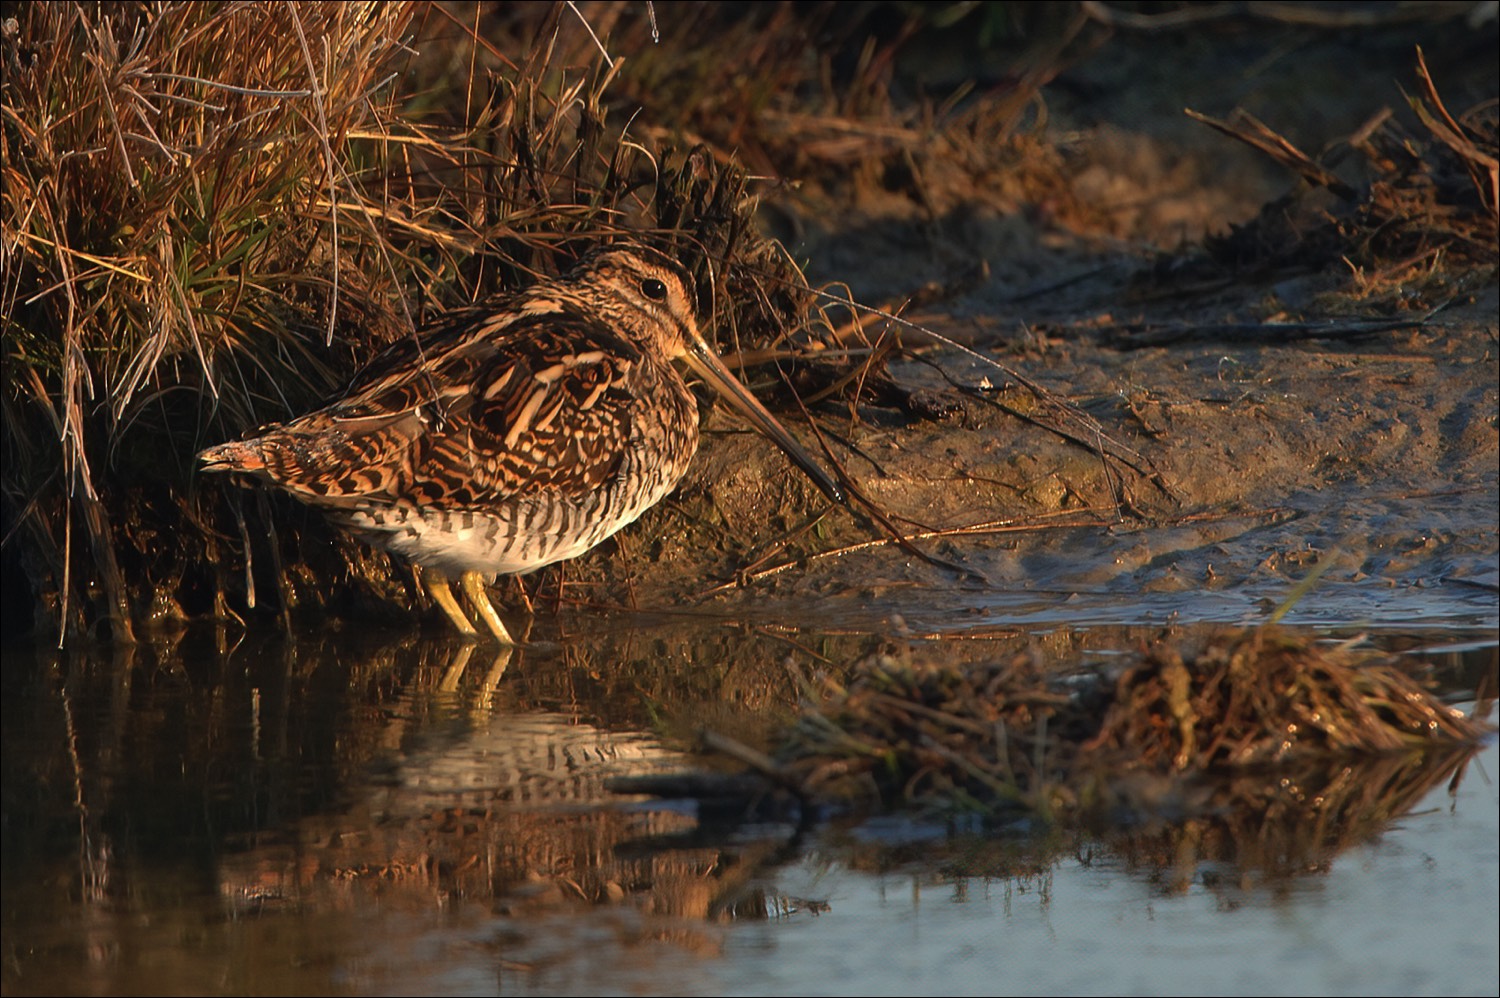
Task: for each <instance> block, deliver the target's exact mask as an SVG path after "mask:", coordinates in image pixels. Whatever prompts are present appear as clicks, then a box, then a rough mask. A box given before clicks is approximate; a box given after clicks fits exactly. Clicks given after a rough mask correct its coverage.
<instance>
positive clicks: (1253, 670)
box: [777, 628, 1488, 817]
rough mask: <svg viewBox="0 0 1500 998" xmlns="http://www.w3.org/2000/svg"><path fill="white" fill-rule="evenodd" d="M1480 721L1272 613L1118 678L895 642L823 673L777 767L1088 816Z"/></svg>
mask: <svg viewBox="0 0 1500 998" xmlns="http://www.w3.org/2000/svg"><path fill="white" fill-rule="evenodd" d="M1487 730H1488V728H1487V727H1486V726H1485V725H1484V724H1482V723H1480V722H1478V721H1475V720H1472V719H1470V718H1468V717H1465V716H1464V715H1462V714H1461V713H1458V712H1456V711H1454V710H1453V709H1452V708H1450V707H1448V706H1446V705H1444V704H1443V703H1442V702H1441V701H1440V700H1438V699H1437V698H1436V697H1435V696H1433V695H1432V694H1431V693H1430V692H1429V691H1428V690H1427V689H1426V688H1425V687H1424V686H1423V685H1422V684H1421V683H1419V682H1418V681H1416V680H1415V679H1413V678H1412V677H1411V675H1410V674H1409V673H1408V672H1407V671H1406V670H1404V669H1403V668H1402V667H1401V666H1400V665H1399V664H1398V663H1396V662H1395V661H1393V660H1390V659H1385V658H1379V657H1372V656H1368V655H1359V654H1355V653H1353V652H1350V651H1348V650H1346V649H1342V648H1336V647H1325V646H1322V645H1319V644H1315V643H1311V642H1309V641H1307V640H1305V639H1301V638H1296V637H1293V636H1290V635H1288V634H1285V633H1282V632H1280V631H1278V630H1275V629H1271V628H1266V629H1255V630H1249V631H1229V632H1224V633H1221V634H1218V635H1215V636H1212V637H1210V638H1208V639H1206V640H1204V641H1203V642H1202V643H1201V644H1200V645H1198V646H1196V647H1193V646H1189V647H1183V646H1180V645H1179V644H1177V643H1175V642H1172V641H1169V640H1163V641H1160V642H1156V643H1153V644H1151V645H1149V646H1147V647H1143V648H1141V649H1139V650H1138V651H1137V652H1136V654H1135V655H1134V656H1132V657H1131V658H1130V660H1129V661H1128V662H1127V663H1126V664H1124V665H1123V666H1122V667H1118V668H1116V669H1113V670H1112V674H1110V675H1108V676H1104V675H1099V674H1096V673H1089V674H1087V675H1081V676H1080V675H1062V676H1060V675H1058V674H1057V673H1056V671H1055V670H1054V671H1049V670H1047V669H1046V668H1045V667H1044V666H1043V664H1042V663H1041V661H1040V660H1039V658H1038V657H1037V656H1036V654H1035V653H1021V654H1018V655H1016V656H1014V657H1013V658H1011V659H1010V660H1008V661H1002V662H994V663H983V664H978V665H973V664H970V665H957V664H954V663H952V662H948V661H936V662H926V661H922V660H918V659H915V658H914V657H913V656H912V654H911V653H910V651H909V650H908V649H887V650H884V651H881V652H877V653H875V654H872V655H870V656H868V657H866V658H865V659H864V660H862V661H861V662H859V663H858V664H857V665H856V666H855V668H854V671H853V675H852V677H851V678H849V679H848V680H847V681H841V680H838V679H834V678H826V679H824V680H823V681H822V684H821V686H820V687H819V688H818V689H817V690H816V691H815V697H814V699H813V700H812V701H811V703H810V705H809V706H808V708H807V709H806V710H805V712H804V715H803V717H802V718H801V719H800V720H799V722H798V724H797V725H796V727H795V728H794V729H793V731H792V732H791V734H790V736H789V738H788V739H787V746H786V748H785V750H784V752H783V761H782V763H781V764H780V766H779V768H778V771H777V772H778V776H779V778H780V780H781V782H783V783H784V784H787V785H791V786H794V787H797V788H799V790H800V792H801V793H803V794H805V795H807V796H808V797H811V798H814V799H829V798H834V797H850V796H853V797H862V798H865V799H869V798H872V797H873V798H875V799H877V800H879V801H880V802H881V803H883V804H885V805H903V806H915V807H921V808H932V809H938V810H943V811H951V810H953V809H955V808H958V809H972V810H977V811H980V812H982V813H997V812H1012V813H1014V812H1020V813H1026V814H1035V815H1042V816H1053V815H1068V816H1073V817H1078V816H1081V815H1088V814H1090V813H1094V812H1097V811H1098V810H1099V809H1100V808H1114V807H1116V806H1144V805H1145V802H1144V801H1143V800H1142V799H1141V798H1142V797H1143V796H1144V797H1149V798H1150V799H1151V801H1154V802H1156V803H1158V804H1159V803H1160V802H1161V801H1163V800H1167V799H1172V800H1178V801H1180V800H1183V799H1186V798H1187V797H1190V796H1191V795H1192V794H1193V793H1195V792H1196V786H1197V783H1198V781H1199V780H1200V779H1202V778H1204V777H1206V776H1209V775H1214V776H1225V775H1230V774H1259V775H1262V776H1263V774H1265V773H1266V772H1268V771H1271V770H1273V769H1276V770H1280V769H1282V768H1286V767H1297V766H1301V767H1304V768H1307V767H1309V766H1311V767H1312V769H1314V770H1315V769H1317V767H1318V766H1320V765H1322V766H1325V767H1326V766H1327V765H1330V764H1331V765H1332V766H1333V767H1334V769H1335V770H1337V769H1339V768H1340V767H1345V766H1347V765H1349V764H1351V763H1352V762H1353V761H1354V760H1357V759H1371V758H1380V757H1389V756H1392V755H1396V756H1401V755H1403V754H1405V755H1406V756H1410V755H1412V754H1416V755H1420V754H1421V753H1424V752H1448V753H1452V752H1453V751H1455V750H1458V749H1463V748H1466V747H1472V746H1473V745H1475V744H1476V743H1477V742H1478V741H1479V739H1480V738H1481V737H1482V736H1483V735H1484V734H1485V732H1486V731H1487ZM1260 782H1262V781H1256V780H1252V781H1251V783H1252V784H1254V785H1256V786H1259V785H1260ZM1273 782H1274V781H1273ZM1315 782H1317V778H1316V776H1315V775H1313V773H1311V772H1309V773H1305V774H1304V775H1303V776H1302V778H1301V779H1300V783H1302V784H1304V785H1311V784H1313V783H1315Z"/></svg>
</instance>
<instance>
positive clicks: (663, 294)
mask: <svg viewBox="0 0 1500 998" xmlns="http://www.w3.org/2000/svg"><path fill="white" fill-rule="evenodd" d="M641 294H643V295H645V296H646V297H647V298H650V299H651V300H652V301H666V300H667V286H666V285H665V284H663V283H662V282H661V281H658V280H657V279H656V278H654V277H648V278H646V279H645V280H644V281H642V282H641Z"/></svg>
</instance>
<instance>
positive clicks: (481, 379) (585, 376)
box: [198, 244, 843, 644]
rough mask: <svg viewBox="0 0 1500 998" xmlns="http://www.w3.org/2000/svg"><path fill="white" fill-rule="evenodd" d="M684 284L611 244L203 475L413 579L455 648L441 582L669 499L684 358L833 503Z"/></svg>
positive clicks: (419, 340)
mask: <svg viewBox="0 0 1500 998" xmlns="http://www.w3.org/2000/svg"><path fill="white" fill-rule="evenodd" d="M696 301H697V296H696V293H695V291H694V287H693V281H692V278H691V277H690V276H689V275H688V273H687V271H686V270H684V269H683V267H682V266H681V265H680V264H678V263H677V262H676V261H675V260H672V259H670V258H669V257H667V256H665V255H663V254H661V253H659V252H657V251H655V250H652V249H648V248H646V247H643V246H638V245H634V244H629V245H623V246H622V245H618V244H616V245H614V246H611V247H606V248H604V249H601V250H597V251H595V252H594V253H593V254H591V255H589V256H588V257H586V258H585V259H584V260H583V261H582V262H580V264H579V265H578V267H577V268H576V269H575V270H574V271H573V272H572V273H571V274H569V275H567V276H566V277H562V278H558V279H554V280H544V281H541V282H539V283H537V284H534V285H532V286H531V287H529V288H527V289H525V290H523V291H520V292H518V293H515V294H511V295H503V296H498V297H495V298H491V299H489V300H486V301H484V302H481V303H480V304H477V305H474V306H470V307H467V308H462V309H456V310H454V311H452V312H449V313H448V314H446V315H444V316H443V317H442V318H441V319H440V320H439V321H438V322H437V323H436V324H435V325H433V326H431V327H429V328H427V329H425V330H423V331H421V332H419V333H418V335H417V336H416V337H413V338H409V339H406V340H403V341H401V342H399V343H397V344H396V345H394V346H392V347H391V348H389V349H387V350H386V351H385V352H384V353H382V354H381V355H380V356H378V357H377V358H376V359H375V361H374V362H373V363H371V364H370V366H369V367H368V368H366V369H365V370H364V371H363V372H361V373H360V374H359V375H358V376H357V377H356V379H355V381H354V383H353V384H352V385H351V386H350V388H349V389H348V391H347V392H346V393H345V395H344V396H343V398H342V399H340V400H339V401H338V402H335V403H334V404H333V405H330V406H328V407H327V408H324V409H319V410H318V411H316V412H313V413H309V414H308V415H305V416H302V417H301V418H299V419H294V420H292V421H291V422H288V423H281V424H276V425H272V426H268V427H262V428H261V430H260V431H259V435H257V436H255V437H254V438H252V439H248V440H241V441H238V442H234V443H227V444H221V445H219V446H217V447H210V448H208V449H207V450H205V451H203V452H202V453H201V454H199V455H198V457H199V459H200V461H201V462H202V467H203V470H205V471H216V472H237V473H240V474H245V475H250V476H254V477H255V478H259V479H262V480H264V481H268V482H270V483H271V484H272V485H274V486H276V487H277V488H280V489H282V490H283V491H285V492H287V493H289V494H290V495H291V496H293V497H294V498H296V499H298V500H300V501H302V502H305V503H307V504H308V505H310V506H314V507H317V508H319V509H322V510H324V511H325V512H327V513H328V514H329V515H330V516H331V517H332V518H334V519H335V520H336V521H337V522H338V523H340V524H341V525H343V526H344V527H346V528H348V529H349V530H351V531H353V532H355V533H356V534H358V535H359V536H361V537H363V538H364V539H365V540H366V541H368V542H369V543H371V544H374V545H377V546H379V547H383V548H386V549H388V550H390V551H393V552H395V553H396V554H399V555H402V556H404V557H405V558H407V559H409V560H411V561H412V562H414V563H415V564H416V565H418V566H420V567H421V569H422V571H421V573H420V574H421V575H422V576H423V579H424V582H425V584H426V586H427V589H428V591H429V592H430V593H431V594H432V597H433V599H434V600H436V601H437V603H438V605H439V606H441V607H442V608H443V611H444V612H445V613H446V614H447V615H448V617H449V619H451V620H452V621H453V625H454V626H455V627H456V628H457V629H458V630H459V631H460V632H462V633H463V634H465V635H467V636H470V637H472V636H474V635H475V634H476V631H475V629H474V625H473V624H472V623H471V622H470V621H469V619H468V618H467V617H466V616H465V614H464V612H463V610H462V609H461V608H460V607H459V605H458V601H457V600H456V599H455V597H454V595H453V592H452V590H451V589H450V588H449V582H448V580H449V577H450V576H456V577H457V579H458V581H459V585H460V588H461V589H462V590H463V592H464V593H465V595H466V596H467V597H468V599H469V602H470V603H471V604H472V605H473V607H474V610H475V612H476V613H477V614H478V615H479V617H480V618H481V619H482V620H483V622H484V624H485V625H486V626H487V627H488V628H489V630H490V631H491V632H492V633H493V634H494V635H495V637H496V639H497V640H499V641H500V642H501V643H502V644H513V643H514V641H513V640H512V639H511V636H510V633H509V632H508V631H507V630H506V628H505V624H504V623H503V622H502V621H501V619H500V616H499V614H498V613H496V612H495V608H494V606H493V604H491V602H490V599H489V596H488V594H487V593H486V591H485V586H486V584H487V582H488V580H489V579H490V578H492V577H493V576H494V575H496V574H511V573H521V572H529V571H531V570H532V569H536V568H540V567H542V566H544V565H550V564H552V563H553V562H558V561H562V560H564V559H567V558H574V557H577V556H578V555H580V554H583V553H584V552H585V551H587V550H589V549H590V548H592V547H594V545H596V544H598V543H599V542H600V541H602V540H604V539H605V538H606V537H609V536H610V535H611V534H613V533H615V532H616V531H617V530H619V529H620V528H622V527H624V526H626V525H627V524H630V523H632V522H634V521H635V519H636V518H637V517H639V516H640V515H641V514H642V513H644V512H645V511H646V510H647V509H649V508H651V507H652V506H653V505H655V504H656V503H657V502H659V501H660V500H661V499H662V498H663V497H664V496H666V495H667V493H669V492H670V491H671V490H672V488H673V487H674V486H675V485H676V484H677V482H678V480H679V479H680V478H681V477H682V475H683V473H684V472H685V471H686V470H687V467H688V462H689V461H691V460H692V457H693V453H694V452H695V451H696V450H697V448H698V406H697V403H696V401H695V400H694V397H693V393H692V392H691V391H690V390H689V389H688V387H687V385H686V384H685V383H684V381H683V379H682V376H681V375H680V374H679V373H678V371H677V369H676V367H674V366H673V363H672V362H673V361H674V360H677V359H681V360H683V361H685V362H686V363H687V365H688V367H690V368H691V369H692V370H693V371H694V372H696V373H697V374H698V375H700V376H701V377H702V378H703V379H704V380H705V381H707V382H708V383H709V384H710V385H712V386H713V387H714V388H715V389H716V390H717V391H718V392H719V393H720V394H722V395H723V396H725V397H726V398H727V399H728V400H729V401H730V402H731V403H732V404H733V405H734V406H735V407H736V408H737V409H739V410H740V411H741V412H742V413H744V415H745V416H746V417H748V418H749V420H750V421H751V422H752V423H754V424H755V425H756V427H757V428H759V429H760V430H761V431H762V432H764V433H765V434H766V435H767V436H768V437H770V438H771V439H772V440H773V441H775V442H776V444H777V445H778V446H780V447H781V449H782V450H783V451H785V452H786V454H787V455H788V456H789V457H790V458H791V459H792V460H793V461H794V462H796V464H797V465H799V466H800V467H801V468H802V469H803V470H804V471H805V472H806V473H807V474H808V475H809V476H810V477H811V478H812V480H813V481H814V482H815V483H816V484H817V485H818V487H819V488H820V489H822V490H823V492H824V493H826V494H827V495H829V496H830V497H832V498H834V499H837V500H840V501H842V499H843V495H842V492H841V491H840V489H839V487H838V485H837V484H836V483H835V482H834V481H833V479H832V478H831V477H830V476H829V475H828V474H827V473H826V472H825V471H824V470H823V469H822V468H821V467H819V466H818V465H817V464H816V463H815V462H814V461H813V460H812V458H811V457H809V456H808V454H807V453H806V452H805V451H804V450H803V449H802V447H801V446H800V445H799V444H798V443H797V441H796V440H795V439H794V438H793V437H792V436H791V434H789V433H788V432H787V431H786V430H785V429H784V428H783V427H782V426H781V424H780V423H778V422H777V421H776V419H775V418H774V417H773V416H772V415H771V414H770V413H769V412H767V411H766V410H765V408H764V407H763V406H762V405H761V404H760V403H759V402H758V401H757V400H756V399H755V397H754V396H753V395H751V394H750V392H749V391H748V390H746V389H745V387H744V386H743V385H741V384H740V383H739V381H737V380H736V379H735V378H734V376H733V375H732V374H730V373H729V370H728V369H727V368H726V367H725V366H724V365H723V363H722V362H721V361H720V360H719V359H718V357H717V356H716V355H715V354H714V352H713V350H712V348H711V347H709V345H708V344H707V342H706V341H705V340H704V338H703V335H702V334H701V333H700V332H699V330H698V325H697V321H696V319H695V304H696Z"/></svg>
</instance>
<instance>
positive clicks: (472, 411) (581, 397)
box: [204, 301, 655, 509]
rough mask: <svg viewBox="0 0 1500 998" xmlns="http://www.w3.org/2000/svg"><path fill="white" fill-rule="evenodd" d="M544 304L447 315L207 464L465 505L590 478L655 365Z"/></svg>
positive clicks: (605, 463) (332, 488) (578, 315)
mask: <svg viewBox="0 0 1500 998" xmlns="http://www.w3.org/2000/svg"><path fill="white" fill-rule="evenodd" d="M544 304H545V305H546V306H547V307H545V308H537V309H534V310H531V311H525V310H517V309H515V308H508V309H504V310H498V311H486V310H485V309H484V308H483V307H476V308H471V309H464V310H461V311H460V312H456V313H453V314H452V315H450V316H449V317H448V318H447V319H446V320H445V321H444V323H443V324H442V325H441V326H439V327H437V328H435V329H433V330H430V331H428V333H427V334H426V335H424V336H423V338H422V339H421V340H420V341H418V342H417V343H416V344H414V345H413V346H412V347H409V348H404V349H401V350H396V351H391V352H388V354H386V355H384V356H383V357H382V358H381V361H380V362H377V363H376V364H374V365H372V366H371V368H369V369H367V370H366V371H365V372H364V373H363V374H362V375H361V376H360V377H359V378H358V379H357V380H356V383H355V385H354V386H353V388H352V390H351V393H350V394H349V395H348V396H346V398H345V399H344V400H343V401H341V402H339V403H336V404H335V405H332V406H329V407H328V408H326V409H322V410H320V411H318V412H315V413H311V414H309V415H307V416H304V417H302V418H301V419H297V420H294V421H292V422H290V423H287V424H284V425H282V426H279V427H275V428H273V429H271V430H270V431H269V432H267V433H266V434H264V435H263V436H261V437H258V438H256V439H254V440H250V441H244V442H241V443H238V444H227V445H224V446H223V447H221V448H214V449H213V451H210V452H205V455H204V461H205V466H206V467H209V468H215V469H217V470H234V471H242V472H248V473H252V474H256V475H259V476H261V477H264V478H268V479H270V480H272V481H274V482H275V483H276V484H277V485H279V486H281V487H282V488H284V489H286V490H288V491H289V492H291V493H293V494H294V495H296V496H297V497H298V498H299V499H302V500H303V501H305V502H309V503H312V504H314V505H318V506H325V507H334V508H340V507H344V508H347V507H350V506H359V505H365V504H369V503H372V502H373V503H382V504H384V503H394V502H410V503H414V504H417V505H438V506H445V507H448V508H453V509H465V508H470V509H472V508H484V507H487V506H492V505H495V504H498V503H501V502H504V501H506V500H507V499H509V498H511V497H513V496H515V495H517V494H519V493H521V492H531V491H541V490H556V491H558V492H561V493H564V494H578V493H583V492H587V491H589V490H592V489H594V488H597V487H598V486H599V485H600V484H601V483H602V482H603V481H605V480H606V479H607V478H608V477H609V476H610V475H612V474H614V472H615V471H616V469H617V468H618V466H619V462H620V456H621V453H622V451H623V448H624V446H625V443H626V441H627V440H628V439H629V436H630V432H631V421H632V412H633V404H632V403H633V402H637V401H638V400H639V399H640V397H641V393H642V391H643V390H645V389H646V388H647V387H648V385H649V383H650V381H651V380H652V379H653V377H654V376H655V374H654V372H653V371H652V370H651V369H650V365H649V364H648V363H647V362H646V359H645V357H644V356H643V354H642V353H641V351H640V350H639V349H638V348H636V347H635V346H634V345H633V344H631V343H630V342H628V341H627V340H625V339H623V338H622V337H620V336H619V335H618V334H616V333H615V332H614V331H613V330H612V329H610V328H609V327H608V326H607V325H605V324H603V323H601V322H599V321H598V320H597V319H594V318H591V317H589V316H588V315H586V314H585V313H584V312H583V311H582V310H580V309H578V308H576V307H573V306H572V305H571V304H569V303H568V302H566V301H549V302H546V303H544ZM233 449H238V450H234V451H233V452H231V451H232V450H233Z"/></svg>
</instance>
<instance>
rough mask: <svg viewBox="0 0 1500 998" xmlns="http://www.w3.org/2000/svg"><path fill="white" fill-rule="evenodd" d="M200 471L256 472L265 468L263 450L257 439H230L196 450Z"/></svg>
mask: <svg viewBox="0 0 1500 998" xmlns="http://www.w3.org/2000/svg"><path fill="white" fill-rule="evenodd" d="M198 467H199V470H200V471H231V472H239V473H241V474H251V475H253V474H256V473H257V472H262V473H263V472H264V471H265V470H266V457H265V452H264V451H263V450H262V449H261V446H260V442H259V441H257V440H232V441H230V442H229V443H227V444H219V445H218V446H217V447H209V448H207V449H206V450H201V451H199V452H198Z"/></svg>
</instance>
